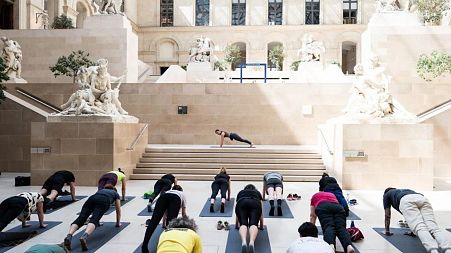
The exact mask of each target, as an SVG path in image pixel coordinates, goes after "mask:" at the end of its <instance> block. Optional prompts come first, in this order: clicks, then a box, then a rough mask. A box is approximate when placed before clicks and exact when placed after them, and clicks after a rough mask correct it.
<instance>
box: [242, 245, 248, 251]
mask: <svg viewBox="0 0 451 253" xmlns="http://www.w3.org/2000/svg"><path fill="white" fill-rule="evenodd" d="M247 252H249V251H247V245H246V244H243V245H241V253H247Z"/></svg>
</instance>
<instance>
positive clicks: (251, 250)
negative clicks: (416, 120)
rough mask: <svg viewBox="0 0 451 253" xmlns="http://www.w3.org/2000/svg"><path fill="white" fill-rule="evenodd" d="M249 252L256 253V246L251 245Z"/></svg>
mask: <svg viewBox="0 0 451 253" xmlns="http://www.w3.org/2000/svg"><path fill="white" fill-rule="evenodd" d="M248 252H249V253H254V252H255V250H254V245H249V251H248Z"/></svg>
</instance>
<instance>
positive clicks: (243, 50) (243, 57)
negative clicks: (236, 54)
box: [232, 42, 246, 69]
mask: <svg viewBox="0 0 451 253" xmlns="http://www.w3.org/2000/svg"><path fill="white" fill-rule="evenodd" d="M233 45H234V46H237V47H238V48H239V49H240V56H241V59H240V60H239V61H238V62H236V63H235V64H232V69H236V68H238V67H240V64H245V63H246V43H244V42H236V43H233Z"/></svg>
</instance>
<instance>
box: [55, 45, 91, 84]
mask: <svg viewBox="0 0 451 253" xmlns="http://www.w3.org/2000/svg"><path fill="white" fill-rule="evenodd" d="M93 65H95V63H94V62H93V61H91V59H89V53H86V52H84V51H82V50H78V51H76V52H75V51H73V52H72V53H71V54H70V55H69V56H67V57H66V56H61V57H59V58H58V60H57V62H56V64H55V65H54V66H50V71H52V72H53V75H54V76H55V78H56V77H57V76H70V77H72V78H73V82H74V83H75V76H76V74H77V71H78V69H79V68H80V67H81V66H86V67H89V66H93Z"/></svg>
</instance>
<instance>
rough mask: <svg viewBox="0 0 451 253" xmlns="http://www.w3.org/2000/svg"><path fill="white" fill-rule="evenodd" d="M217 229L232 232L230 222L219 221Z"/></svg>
mask: <svg viewBox="0 0 451 253" xmlns="http://www.w3.org/2000/svg"><path fill="white" fill-rule="evenodd" d="M216 229H217V230H221V229H224V230H226V231H229V230H230V225H229V222H227V221H224V222H222V221H218V224H217V225H216Z"/></svg>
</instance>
